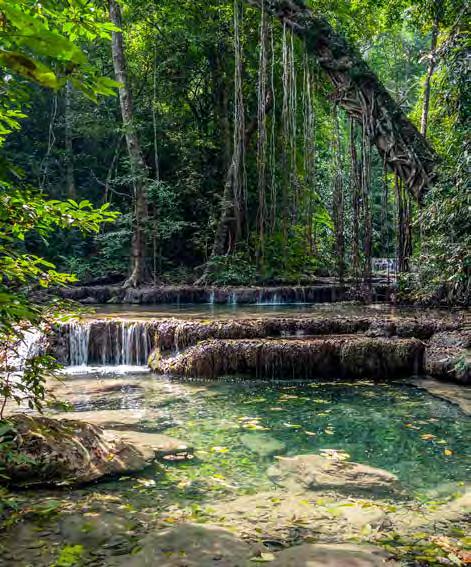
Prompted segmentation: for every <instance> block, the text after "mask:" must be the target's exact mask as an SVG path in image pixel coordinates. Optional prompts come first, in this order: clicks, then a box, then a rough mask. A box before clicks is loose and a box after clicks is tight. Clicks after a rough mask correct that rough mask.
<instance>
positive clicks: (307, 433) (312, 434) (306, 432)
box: [304, 431, 317, 437]
mask: <svg viewBox="0 0 471 567" xmlns="http://www.w3.org/2000/svg"><path fill="white" fill-rule="evenodd" d="M304 433H305V434H306V435H310V436H311V437H314V435H317V433H314V432H313V431H305V432H304Z"/></svg>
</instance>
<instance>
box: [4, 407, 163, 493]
mask: <svg viewBox="0 0 471 567" xmlns="http://www.w3.org/2000/svg"><path fill="white" fill-rule="evenodd" d="M8 425H9V426H10V427H9V429H8V430H7V431H5V432H4V433H3V438H2V440H3V441H4V442H5V441H6V443H7V445H8V448H9V451H8V453H7V452H4V453H1V454H0V469H2V472H3V474H4V475H5V476H6V477H7V479H6V482H8V483H9V484H12V485H23V486H24V485H33V484H52V485H62V484H80V483H85V482H91V481H94V480H97V479H99V478H101V477H104V476H109V475H116V474H122V473H129V472H134V471H138V470H141V469H143V468H144V467H145V466H146V465H148V464H149V463H150V462H152V461H153V459H154V458H155V455H156V451H155V449H154V448H153V447H152V446H151V445H148V444H145V443H138V441H137V440H135V439H133V440H132V443H130V442H129V441H127V440H125V439H123V438H122V437H121V436H120V435H119V434H117V433H114V432H112V431H104V430H103V429H101V428H100V427H97V426H96V425H92V424H90V423H85V422H83V421H76V420H67V419H61V420H57V419H51V418H48V417H37V416H31V415H25V414H17V415H14V416H12V417H11V418H9V420H8Z"/></svg>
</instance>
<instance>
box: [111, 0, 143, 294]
mask: <svg viewBox="0 0 471 567" xmlns="http://www.w3.org/2000/svg"><path fill="white" fill-rule="evenodd" d="M110 20H111V22H112V23H113V24H115V25H116V26H117V27H119V28H121V27H122V21H121V9H120V7H119V5H118V4H117V2H116V1H115V0H110ZM111 50H112V56H113V67H114V72H115V76H116V80H117V81H118V82H119V83H121V87H120V89H119V102H120V106H121V115H122V118H123V128H124V133H125V136H126V145H127V148H128V154H129V161H130V163H131V170H132V175H133V178H134V222H133V235H132V244H131V257H132V265H131V275H130V276H129V278H128V280H127V281H126V283H125V285H127V286H133V287H135V286H138V285H139V284H141V283H142V282H143V281H144V279H145V271H146V266H145V256H146V254H145V250H146V234H145V225H146V221H147V216H148V210H147V197H146V186H147V179H148V170H147V166H146V164H145V161H144V156H143V154H142V151H141V146H140V144H139V137H138V134H137V130H136V127H135V124H134V113H133V106H132V97H131V91H130V88H129V83H128V77H127V71H126V58H125V54H124V42H123V34H122V32H120V31H119V32H113V37H112V42H111Z"/></svg>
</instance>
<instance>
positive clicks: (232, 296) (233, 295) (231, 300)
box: [227, 291, 237, 305]
mask: <svg viewBox="0 0 471 567" xmlns="http://www.w3.org/2000/svg"><path fill="white" fill-rule="evenodd" d="M227 302H228V303H229V305H237V294H236V292H235V291H233V292H232V293H231V294H230V295H229V297H228V298H227Z"/></svg>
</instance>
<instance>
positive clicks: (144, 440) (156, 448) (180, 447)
mask: <svg viewBox="0 0 471 567" xmlns="http://www.w3.org/2000/svg"><path fill="white" fill-rule="evenodd" d="M112 433H113V434H114V435H117V436H119V437H121V439H122V440H123V441H124V442H125V443H129V444H130V445H133V446H137V447H149V448H151V450H152V451H153V453H154V454H155V457H156V458H165V457H172V456H174V457H178V456H186V457H188V456H189V455H191V454H192V453H193V448H192V447H190V446H189V445H188V444H187V443H184V442H183V441H180V439H175V437H170V436H169V435H164V434H161V433H145V432H142V431H113V432H112Z"/></svg>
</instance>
